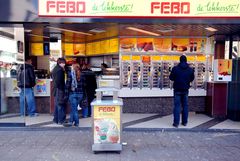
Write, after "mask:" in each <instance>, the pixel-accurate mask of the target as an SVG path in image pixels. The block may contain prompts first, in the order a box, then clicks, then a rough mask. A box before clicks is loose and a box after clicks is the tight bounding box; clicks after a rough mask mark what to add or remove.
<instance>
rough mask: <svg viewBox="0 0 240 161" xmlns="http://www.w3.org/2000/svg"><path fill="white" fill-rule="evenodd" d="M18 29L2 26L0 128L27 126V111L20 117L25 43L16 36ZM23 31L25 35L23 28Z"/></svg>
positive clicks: (0, 39)
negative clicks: (19, 76)
mask: <svg viewBox="0 0 240 161" xmlns="http://www.w3.org/2000/svg"><path fill="white" fill-rule="evenodd" d="M18 29H19V28H18ZM18 29H16V28H14V27H1V24H0V91H1V92H0V127H13V126H25V110H24V111H23V114H22V115H20V101H19V100H20V99H19V95H20V88H18V86H17V70H18V68H19V66H20V65H21V64H23V55H24V51H23V41H19V36H17V35H16V33H17V32H19V30H18ZM16 30H17V31H16ZM21 31H23V33H20V34H23V35H24V30H23V28H21ZM18 34H19V33H18ZM23 103H24V104H23V106H24V105H25V102H23Z"/></svg>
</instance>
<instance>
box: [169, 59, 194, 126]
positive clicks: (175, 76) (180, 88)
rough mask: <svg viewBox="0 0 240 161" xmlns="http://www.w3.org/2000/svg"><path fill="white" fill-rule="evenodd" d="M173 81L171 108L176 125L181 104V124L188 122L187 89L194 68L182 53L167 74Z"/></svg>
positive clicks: (192, 76) (176, 124) (191, 79)
mask: <svg viewBox="0 0 240 161" xmlns="http://www.w3.org/2000/svg"><path fill="white" fill-rule="evenodd" d="M169 78H170V80H172V81H174V82H173V89H174V109H173V117H174V119H173V126H174V127H176V128H177V127H178V125H179V122H180V109H181V105H182V108H183V109H182V125H183V126H187V123H188V90H189V88H190V82H192V81H193V80H194V70H193V69H192V68H190V67H189V65H188V64H187V57H186V56H185V55H182V56H181V57H180V63H179V64H178V65H177V66H175V67H173V69H172V71H171V74H170V76H169Z"/></svg>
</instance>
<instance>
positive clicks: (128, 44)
mask: <svg viewBox="0 0 240 161" xmlns="http://www.w3.org/2000/svg"><path fill="white" fill-rule="evenodd" d="M119 42H120V51H135V48H136V44H137V38H120V40H119Z"/></svg>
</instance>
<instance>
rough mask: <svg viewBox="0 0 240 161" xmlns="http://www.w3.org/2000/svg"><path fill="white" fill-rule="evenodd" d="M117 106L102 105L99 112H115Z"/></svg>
mask: <svg viewBox="0 0 240 161" xmlns="http://www.w3.org/2000/svg"><path fill="white" fill-rule="evenodd" d="M115 111H116V108H115V107H114V106H100V107H99V108H98V112H115Z"/></svg>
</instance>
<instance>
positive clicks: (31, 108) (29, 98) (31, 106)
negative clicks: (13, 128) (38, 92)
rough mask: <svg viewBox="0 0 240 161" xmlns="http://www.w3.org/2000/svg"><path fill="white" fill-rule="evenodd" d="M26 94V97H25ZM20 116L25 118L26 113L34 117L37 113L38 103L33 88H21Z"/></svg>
mask: <svg viewBox="0 0 240 161" xmlns="http://www.w3.org/2000/svg"><path fill="white" fill-rule="evenodd" d="M24 93H25V95H24ZM25 98H26V103H27V107H28V109H27V112H25V106H24V99H25ZM19 99H20V115H21V116H25V113H26V114H28V115H29V116H34V114H35V113H36V103H35V98H34V93H33V89H32V88H21V92H20V97H19Z"/></svg>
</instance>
